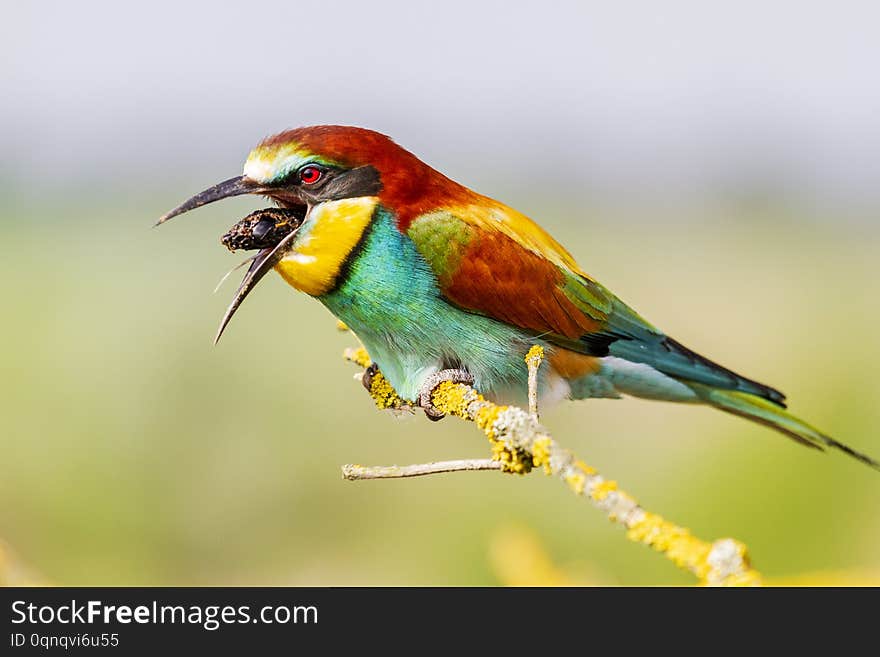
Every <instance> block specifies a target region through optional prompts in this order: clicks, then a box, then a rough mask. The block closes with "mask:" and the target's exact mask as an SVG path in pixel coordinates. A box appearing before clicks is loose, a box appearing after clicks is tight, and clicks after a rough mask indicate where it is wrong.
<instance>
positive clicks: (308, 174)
mask: <svg viewBox="0 0 880 657" xmlns="http://www.w3.org/2000/svg"><path fill="white" fill-rule="evenodd" d="M323 175H324V172H323V171H321V170H320V169H319V168H318V167H313V166H307V167H303V168H302V169H300V172H299V179H300V180H301V181H302V182H303V183H304V184H306V185H314V184H315V183H316V182H318V181H319V180H320V179H321V176H323Z"/></svg>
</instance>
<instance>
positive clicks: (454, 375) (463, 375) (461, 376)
mask: <svg viewBox="0 0 880 657" xmlns="http://www.w3.org/2000/svg"><path fill="white" fill-rule="evenodd" d="M444 381H449V382H450V383H464V384H465V385H469V386H471V385H473V384H474V376H473V375H472V374H471V373H470V372H468V371H466V370H461V369H448V370H440V371H439V372H436V373H435V374H432V375H431V376H429V377H428V378H427V379H425V382H424V383H423V384H422V387H421V389H420V390H419V399H418V403H419V407H421V409H422V410H424V411H425V416H426V417H427V418H428V419H429V420H431V421H432V422H436V421H437V420H442V419H443V418H444V417H445V416H446V414H445V413H441V412H440V411H439V410H437V407H436V406H434V402H433V401H431V395H432V394H433V392H434V388H436V387H437V386H438V385H440V384H441V383H443V382H444Z"/></svg>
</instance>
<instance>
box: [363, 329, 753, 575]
mask: <svg viewBox="0 0 880 657" xmlns="http://www.w3.org/2000/svg"><path fill="white" fill-rule="evenodd" d="M345 357H346V358H347V359H348V360H350V361H352V362H354V363H357V364H358V365H360V366H361V367H365V368H366V367H368V366H369V365H370V363H371V359H370V357H369V355H368V354H367V352H366V350H364V349H363V347H361V348H358V349H349V350H346V356H345ZM543 357H544V352H543V349H542V348H541V347H539V346H534V347H532V348H531V349H530V350H529V353H528V354H527V355H526V359H525V360H526V363H527V364H528V365H529V367H530V369H532V373H534V371H535V368H537V367H538V366H539V365H540V363H541V360H542V359H543ZM370 394H371V396H372V397H373V399H374V400H375V402H376V405H377V406H378V407H379V408H397V407H400V406H401V405H403V404H408V403H409V402H407V401H406V400H404V399H402V398H401V397H400V396H399V395H398V394H397V393H396V392H395V390H394V388H393V387H392V386H391V384H390V383H389V382H388V380H387V379H385V377H384V376H382V374H381V372H378V373H376V374H375V375H374V376H373V381H372V383H371V386H370ZM432 400H433V403H434V406H435V407H436V408H437V409H438V410H439V411H441V412H443V413H446V414H447V415H455V416H458V417H461V418H463V419H466V420H470V421H473V422H474V423H475V424H476V425H477V426H478V427H479V428H480V430H481V431H483V433H484V434H485V435H486V437H487V438H488V439H489V442H490V443H491V446H492V458H493V460H495V461H498V462H499V463H501V465H502V468H501V469H502V471H503V472H510V473H517V474H525V473H527V472H529V471H530V470H531V469H532V467H533V466H536V465H537V466H541V467H543V468H544V471H545V472H547V473H548V474H556V475H558V476H560V477H561V478H563V479H564V480H565V482H566V484H567V485H568V486H569V488H570V489H571V490H572V491H574V492H575V493H577V494H578V495H580V494H583V493H584V491H585V490H586V489H587V486H588V485H589V492H590V494H589V498H590V499H592V500H593V501H594V502H596V503H597V505H598V506H599V507H600V508H601V509H603V511H605V513H606V514H607V515H608V518H609V519H610V520H612V521H613V522H616V523H619V524H622V525H624V526H625V527H626V529H627V533H626V536H627V538H628V539H629V540H631V541H635V542H638V543H643V544H645V545H648V546H650V547H651V548H652V549H654V550H656V551H657V552H659V553H661V554H663V555H664V556H666V557H667V558H668V559H669V560H670V561H672V562H673V563H674V564H675V565H677V566H678V567H680V568H683V569H686V570H689V571H691V572H692V573H694V574H695V575H696V576H697V577H698V578H699V579H700V581H701V583H703V584H709V585H716V584H720V585H725V586H759V585H760V584H761V576H760V575H759V574H758V573H757V572H756V571H755V570H753V569H752V568H751V566H750V565H749V560H748V554H747V551H746V547H745V546H744V545H743V544H741V543H738V542H734V541H729V540H728V539H725V540H724V541H718V542H716V543H715V544H714V545H713V544H710V543H707V542H705V541H702V540H700V539H699V538H697V537H695V536H693V535H692V534H691V533H690V531H689V530H687V529H685V528H684V527H679V526H678V525H675V524H673V523H671V522H669V521H667V520H666V519H664V518H663V517H662V516H659V515H657V514H655V513H650V512H648V511H645V510H644V509H642V508H641V507H639V506H638V504H637V503H636V501H635V500H634V499H633V498H632V497H630V496H629V495H627V494H626V493H624V492H623V491H619V490H618V487H617V482H615V481H606V480H602V479H601V477H599V476H598V473H597V472H596V470H595V469H594V468H592V467H590V466H589V465H587V464H586V463H584V462H583V461H578V460H575V461H574V462H573V464H572V465H569V466H567V467H561V466H558V467H560V469H559V470H557V471H553V469H552V467H551V457H553V455H554V453H559V451H560V450H559V448H558V447H557V446H556V444H555V443H554V442H553V440H552V438H551V437H550V436H547V435H543V434H537V435H534V434H533V435H532V436H531V438H532V439H531V441H530V442H527V443H526V445H525V446H521V445H520V444H519V442H520V440H521V439H520V438H518V439H517V442H516V443H514V442H513V440H512V437H513V436H514V435H519V431H521V429H516V430H515V429H514V428H513V426H507V424H508V422H513V423H514V424H515V418H517V417H518V416H517V415H516V413H517V411H519V409H516V408H511V407H507V406H498V405H496V404H493V403H492V402H489V401H486V400H485V399H484V398H483V397H482V396H481V395H480V394H479V393H477V392H476V391H475V390H474V389H473V388H470V387H468V386H465V385H463V384H456V383H451V382H443V383H441V384H440V385H438V386H437V388H436V389H435V390H434V392H433V396H432ZM508 411H511V412H512V414H511V415H510V416H508V415H502V414H503V413H505V412H508ZM511 418H514V419H513V420H511ZM532 431H534V430H532ZM562 452H563V453H564V450H562ZM566 462H568V463H571V460H570V456H569V457H568V459H562V460H561V461H560V463H566ZM612 493H614V497H613V498H612V499H609V496H610V495H611V494H612ZM716 546H717V547H719V548H722V547H723V548H725V549H726V550H727V552H724V551H723V550H722V551H721V552H718V551H716V552H715V555H714V556H713V555H712V553H713V548H714V547H716ZM731 546H732V547H733V553H732V555H731V552H730V548H731ZM710 557H711V558H710Z"/></svg>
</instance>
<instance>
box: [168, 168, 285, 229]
mask: <svg viewBox="0 0 880 657" xmlns="http://www.w3.org/2000/svg"><path fill="white" fill-rule="evenodd" d="M270 190H271V188H269V187H263V186H261V185H259V184H258V183H255V182H254V181H252V180H249V179H248V178H245V177H244V176H237V177H235V178H230V179H229V180H224V181H223V182H222V183H218V184H216V185H214V186H213V187H209V188H208V189H206V190H205V191H203V192H199V193H198V194H196V195H195V196H193V197H192V198H191V199H189V200H188V201H186V202H184V203H182V204H180V205H178V206H177V207H176V208H174V209H173V210H171V211H170V212H166V213H165V214H163V215H162V216H161V217H159V221H157V222H156V224H155V225H156V226H160V225H161V224H164V223H165V222H166V221H168V220H169V219H171V218H172V217H176V216H177V215H179V214H183V213H184V212H189V211H190V210H195V209H196V208H200V207H202V206H203V205H207V204H208V203H213V202H214V201H219V200H221V199H224V198H230V197H232V196H241V195H242V194H265V193H266V192H268V191H270Z"/></svg>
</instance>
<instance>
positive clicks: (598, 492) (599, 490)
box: [590, 480, 617, 502]
mask: <svg viewBox="0 0 880 657" xmlns="http://www.w3.org/2000/svg"><path fill="white" fill-rule="evenodd" d="M615 490H617V482H616V481H610V480H605V481H600V482H598V483H597V484H596V485H594V486H593V489H592V490H591V491H590V497H592V498H593V499H594V500H596V501H597V502H599V501H602V500H604V499H605V498H606V497H608V493H610V492H611V491H615Z"/></svg>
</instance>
